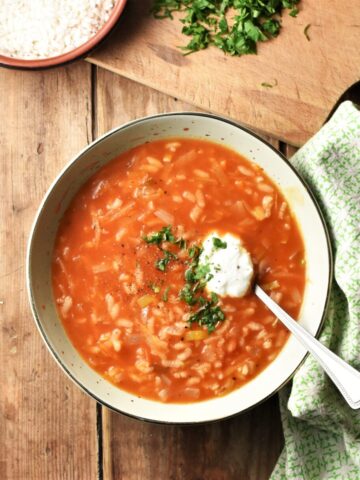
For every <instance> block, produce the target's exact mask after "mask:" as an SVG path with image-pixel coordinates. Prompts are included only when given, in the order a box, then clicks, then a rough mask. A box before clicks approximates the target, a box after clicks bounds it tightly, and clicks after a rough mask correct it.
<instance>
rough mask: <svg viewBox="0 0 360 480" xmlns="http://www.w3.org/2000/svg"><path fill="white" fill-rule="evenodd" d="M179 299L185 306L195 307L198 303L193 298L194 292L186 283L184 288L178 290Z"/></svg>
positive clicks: (194, 297)
mask: <svg viewBox="0 0 360 480" xmlns="http://www.w3.org/2000/svg"><path fill="white" fill-rule="evenodd" d="M179 298H180V300H182V301H183V302H185V303H186V304H187V305H195V304H196V303H197V301H198V299H197V298H196V296H195V292H194V291H193V289H192V287H191V285H190V284H189V283H186V284H185V286H184V287H183V288H182V289H181V290H180V292H179Z"/></svg>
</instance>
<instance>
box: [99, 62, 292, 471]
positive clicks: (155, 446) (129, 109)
mask: <svg viewBox="0 0 360 480" xmlns="http://www.w3.org/2000/svg"><path fill="white" fill-rule="evenodd" d="M96 105H97V109H96V119H97V124H96V130H97V133H98V134H99V135H100V134H102V133H104V132H105V131H106V130H109V129H111V128H113V127H115V126H117V125H119V124H121V123H123V122H126V121H129V120H132V119H134V118H136V117H140V116H144V115H149V114H154V113H159V112H163V111H173V110H188V109H189V105H187V104H184V103H183V102H180V101H177V100H175V99H174V98H171V97H168V96H166V95H164V94H161V93H158V92H156V91H155V90H151V89H149V88H147V87H144V86H142V85H140V84H138V83H134V82H132V81H129V80H126V79H124V78H121V77H119V76H116V75H114V74H112V73H109V72H106V71H105V70H102V69H99V70H98V71H97V75H96ZM272 143H273V144H274V145H275V146H278V142H276V141H272ZM282 442H283V440H282V431H281V423H280V418H279V413H278V405H277V398H276V397H273V398H272V399H271V400H269V401H267V402H266V403H264V404H263V405H261V406H259V407H257V408H255V409H253V410H252V411H251V412H249V413H247V414H245V415H241V416H239V417H236V418H233V419H231V420H227V421H224V422H219V423H216V424H211V425H206V426H197V427H179V426H161V425H154V424H150V423H144V422H140V421H137V420H132V419H129V418H127V417H125V416H123V415H118V414H115V413H113V412H110V411H109V410H107V409H105V408H103V445H104V455H103V459H104V466H103V471H104V479H105V480H113V479H114V480H118V479H121V480H150V479H161V480H171V479H173V480H200V479H201V480H202V479H206V480H233V479H234V480H235V479H236V480H238V479H240V478H241V479H242V480H248V479H249V480H252V479H254V480H265V479H268V478H269V475H270V472H271V471H272V469H273V467H274V465H275V462H276V460H277V458H278V455H279V453H280V450H281V448H282ZM109 452H110V453H109Z"/></svg>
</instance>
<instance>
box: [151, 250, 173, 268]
mask: <svg viewBox="0 0 360 480" xmlns="http://www.w3.org/2000/svg"><path fill="white" fill-rule="evenodd" d="M163 252H164V256H163V257H162V258H159V259H158V260H156V262H155V267H156V268H157V269H158V270H160V272H165V270H166V267H167V265H168V263H169V262H170V260H172V259H177V258H178V257H177V255H175V253H172V252H169V251H168V250H163Z"/></svg>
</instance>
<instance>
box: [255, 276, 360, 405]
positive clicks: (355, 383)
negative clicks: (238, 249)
mask: <svg viewBox="0 0 360 480" xmlns="http://www.w3.org/2000/svg"><path fill="white" fill-rule="evenodd" d="M254 292H255V295H256V296H257V297H258V298H259V299H260V300H261V301H262V302H264V303H265V305H266V306H267V307H268V309H269V310H270V311H271V312H272V313H273V314H274V315H276V317H277V318H278V319H279V320H280V321H281V322H282V323H283V324H284V325H285V326H286V328H288V329H289V330H290V332H291V333H293V334H294V335H295V337H296V338H297V340H299V341H300V342H301V343H302V344H303V345H304V347H305V348H306V349H307V350H308V351H309V352H310V353H311V354H312V355H313V356H314V357H315V358H316V360H317V361H318V362H319V363H320V365H321V366H322V368H323V369H324V370H325V372H326V373H327V374H328V375H329V377H330V378H331V380H332V381H333V382H334V384H335V385H336V386H337V388H338V389H339V391H340V393H341V394H342V395H343V397H344V398H345V400H346V401H347V403H348V404H349V405H350V407H351V408H353V409H357V408H360V372H358V371H357V370H355V368H353V367H351V366H350V365H349V364H348V363H346V362H345V361H344V360H342V359H341V358H340V357H338V356H337V355H335V353H333V352H332V351H331V350H329V349H328V348H326V347H325V346H324V345H323V344H322V343H320V342H319V341H318V340H316V338H314V337H313V336H312V335H311V334H310V333H309V332H308V331H307V330H305V328H303V327H302V326H301V325H299V323H298V322H296V321H295V320H294V319H293V318H291V317H290V315H288V314H287V313H286V312H285V311H284V310H283V309H282V308H281V307H279V305H278V304H277V303H276V302H274V300H273V299H272V298H271V297H270V296H269V295H268V294H267V293H265V292H264V290H263V289H262V288H261V287H259V285H255V288H254Z"/></svg>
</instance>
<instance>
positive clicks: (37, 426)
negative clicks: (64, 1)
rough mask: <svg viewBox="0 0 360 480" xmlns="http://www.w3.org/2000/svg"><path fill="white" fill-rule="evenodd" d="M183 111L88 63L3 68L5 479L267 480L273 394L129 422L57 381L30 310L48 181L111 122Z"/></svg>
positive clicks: (1, 430)
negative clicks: (31, 236)
mask: <svg viewBox="0 0 360 480" xmlns="http://www.w3.org/2000/svg"><path fill="white" fill-rule="evenodd" d="M189 109H193V107H190V106H188V105H186V104H184V103H182V102H180V101H178V100H177V99H176V98H172V97H169V96H166V95H164V94H161V93H159V92H156V91H155V90H152V89H150V88H148V87H144V86H142V85H140V84H137V83H134V82H132V81H129V80H126V79H124V78H122V77H119V76H117V75H115V74H112V73H110V72H107V71H105V70H102V69H99V68H98V67H96V66H92V65H90V64H87V63H85V62H78V63H76V64H73V65H71V66H68V67H65V68H64V67H62V68H59V69H56V70H50V71H44V72H17V71H10V70H1V71H0V112H1V122H0V168H1V188H0V198H1V223H0V225H1V227H0V228H1V230H0V231H1V234H0V256H1V257H0V259H1V261H0V265H1V273H0V321H1V334H0V335H1V336H0V374H1V395H0V405H1V420H0V439H1V440H0V441H1V444H0V446H1V449H0V479H1V480H25V479H26V480H45V479H46V480H48V479H49V480H62V479H76V480H92V479H106V480H118V479H119V480H120V479H121V480H153V479H154V480H230V479H234V480H235V479H236V480H238V479H241V480H247V479H254V480H262V479H267V478H269V475H270V473H271V471H272V469H273V467H274V465H275V462H276V460H277V457H278V455H279V453H280V451H281V449H282V445H283V438H282V431H281V423H280V417H279V412H278V404H277V398H276V397H273V398H272V399H270V400H268V401H267V402H265V403H263V404H262V405H261V406H259V407H257V408H255V409H253V410H252V411H250V412H249V413H247V414H244V415H241V416H238V417H237V418H234V419H232V420H228V421H224V422H220V423H216V424H212V425H207V426H197V427H175V426H160V425H151V424H149V423H142V422H140V421H136V420H132V419H129V418H127V417H125V416H122V415H118V414H115V413H112V412H110V411H109V410H107V409H106V408H103V407H101V406H100V405H97V404H96V402H95V401H94V400H92V399H91V398H89V397H88V396H86V395H85V394H84V393H82V392H81V391H80V390H79V389H78V388H77V387H76V386H75V385H74V384H73V383H72V382H71V381H70V380H69V379H68V378H67V377H65V375H64V374H63V373H62V372H61V371H60V369H59V368H58V367H57V365H56V364H55V362H54V361H53V359H52V358H51V356H50V354H49V352H48V351H47V349H46V347H45V346H44V344H43V342H42V341H41V338H40V335H39V334H38V332H37V330H36V328H35V324H34V322H33V320H32V318H31V314H30V310H29V305H28V300H27V294H26V289H25V276H24V274H25V272H24V267H25V249H26V242H27V236H28V233H29V230H30V225H31V222H32V221H33V218H34V215H35V211H36V209H37V208H38V205H39V202H40V200H41V198H42V197H43V195H44V193H45V191H46V190H47V188H48V187H49V185H50V183H51V181H52V180H53V179H54V177H55V175H56V174H57V173H58V172H59V170H60V169H61V168H62V167H63V165H64V164H65V163H67V162H68V161H69V159H70V158H71V157H72V156H73V155H74V154H76V153H77V152H78V151H79V150H80V149H81V148H83V147H84V146H85V145H86V144H87V143H89V142H91V141H92V140H93V139H94V138H96V137H97V136H98V135H100V134H102V133H103V132H105V131H106V130H108V129H110V128H112V127H114V126H116V125H119V124H121V123H123V122H126V121H128V120H130V119H133V118H136V117H141V116H143V115H148V114H153V113H157V112H163V111H173V110H189ZM272 143H273V144H274V145H276V146H277V147H281V149H282V150H283V151H284V152H285V153H288V154H290V153H291V152H292V149H291V147H288V146H286V145H284V144H281V145H279V143H278V142H277V141H276V140H272Z"/></svg>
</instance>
